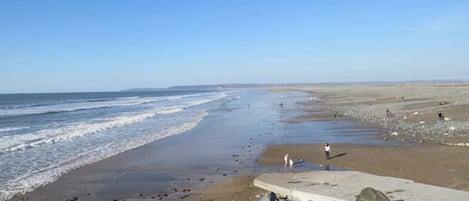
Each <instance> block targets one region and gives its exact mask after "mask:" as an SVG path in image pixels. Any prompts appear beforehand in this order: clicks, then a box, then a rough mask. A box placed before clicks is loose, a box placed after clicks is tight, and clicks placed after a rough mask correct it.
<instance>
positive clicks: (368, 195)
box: [355, 187, 390, 201]
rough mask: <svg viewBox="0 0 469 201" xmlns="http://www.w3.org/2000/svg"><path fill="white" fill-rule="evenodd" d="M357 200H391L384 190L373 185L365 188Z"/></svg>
mask: <svg viewBox="0 0 469 201" xmlns="http://www.w3.org/2000/svg"><path fill="white" fill-rule="evenodd" d="M355 201H390V200H389V198H388V197H386V195H384V193H383V192H381V191H378V190H375V189H373V188H371V187H367V188H364V189H363V190H362V191H361V192H360V194H359V195H358V196H357V199H356V200H355Z"/></svg>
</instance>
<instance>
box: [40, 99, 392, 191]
mask: <svg viewBox="0 0 469 201" xmlns="http://www.w3.org/2000/svg"><path fill="white" fill-rule="evenodd" d="M234 97H235V98H232V99H229V100H226V101H220V102H217V104H216V105H213V107H210V108H208V109H207V110H206V111H207V114H206V115H205V116H204V118H203V120H202V121H201V122H200V123H199V124H197V126H195V127H194V128H192V129H190V130H188V131H185V132H183V133H181V134H179V135H174V136H171V137H167V138H163V139H159V140H157V141H154V142H151V143H149V144H146V145H144V146H142V147H138V148H136V149H133V150H131V151H127V152H124V153H121V154H119V155H116V156H114V157H111V158H108V159H105V160H102V161H99V162H97V163H94V164H91V165H88V166H86V167H82V168H80V169H78V170H75V171H72V172H71V173H70V174H67V175H65V176H63V177H62V178H60V179H59V180H58V181H57V182H55V183H53V184H51V185H48V186H47V187H45V188H41V189H39V190H38V191H36V192H34V193H32V194H31V196H32V197H35V198H49V199H51V200H56V199H57V200H59V199H63V198H64V195H65V196H69V197H71V196H72V195H73V196H75V195H76V196H79V197H82V198H83V197H86V199H85V200H111V199H120V198H125V197H134V196H135V194H140V193H143V194H155V193H158V192H167V191H170V190H168V189H171V188H173V187H175V186H179V187H180V186H193V185H209V184H211V183H212V182H214V181H217V180H219V179H223V178H226V177H229V176H234V175H239V174H243V173H260V172H272V171H296V170H311V169H313V170H316V169H317V170H324V169H329V170H341V169H340V168H335V167H327V166H321V165H317V164H309V163H301V164H298V165H295V167H294V170H289V169H285V168H284V167H283V166H282V167H276V166H260V165H259V164H258V163H257V158H258V157H259V155H260V154H261V152H262V149H263V148H264V147H265V146H267V145H270V144H286V143H290V144H295V143H324V142H329V143H358V144H383V143H386V142H383V141H382V140H378V138H376V135H379V134H381V133H380V132H381V131H380V130H379V129H376V128H363V127H360V126H358V125H356V124H355V123H353V122H350V121H318V122H303V123H282V122H281V120H285V119H287V118H292V117H295V116H298V115H302V114H304V112H302V111H301V110H298V109H297V108H298V106H297V104H296V102H297V101H305V100H309V96H308V94H306V93H303V92H269V91H266V90H244V91H237V92H236V95H235V96H234ZM280 103H283V107H282V106H281V105H280ZM279 160H283V159H279ZM54 192H61V193H60V194H58V193H54ZM88 194H90V195H88Z"/></svg>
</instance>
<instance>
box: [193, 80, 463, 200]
mask: <svg viewBox="0 0 469 201" xmlns="http://www.w3.org/2000/svg"><path fill="white" fill-rule="evenodd" d="M272 90H273V91H285V90H287V91H288V90H300V91H306V92H308V93H310V94H311V97H314V98H315V99H316V98H317V100H314V101H311V100H307V101H303V102H298V104H299V105H302V106H303V107H302V109H303V110H305V111H308V112H309V113H307V114H304V115H301V116H298V117H294V118H291V119H288V120H285V122H287V123H291V124H295V123H302V122H303V123H304V122H315V121H338V120H344V119H347V120H349V121H353V122H355V124H356V125H361V126H364V127H369V126H378V127H380V128H382V129H383V132H382V133H381V134H380V135H377V136H376V137H377V138H381V139H382V140H383V141H397V142H399V143H400V145H392V146H383V145H363V144H360V145H357V144H333V145H332V147H333V148H332V149H333V151H332V154H331V155H332V159H331V160H325V156H324V147H323V146H324V145H323V144H294V145H292V144H286V145H272V146H268V147H267V148H266V149H265V150H264V152H263V154H262V157H261V158H260V159H259V162H260V163H261V164H263V165H277V166H282V165H283V156H284V155H285V154H286V153H288V154H289V155H290V156H291V157H292V158H294V159H304V160H305V161H306V162H309V163H314V164H320V165H321V166H322V167H324V169H330V168H333V167H340V168H345V169H348V170H356V171H362V172H367V173H371V174H376V175H382V176H392V177H399V178H406V179H411V180H414V181H416V182H421V183H426V184H432V185H437V186H443V187H449V188H454V189H459V190H465V191H469V176H468V174H467V173H466V170H467V169H468V168H469V162H467V161H466V160H464V159H465V158H466V157H468V156H469V150H468V147H465V146H466V142H469V138H468V135H469V130H468V126H467V125H469V124H468V120H469V105H468V104H469V102H468V100H467V98H466V97H467V94H469V86H468V85H460V84H444V85H440V84H438V85H430V84H395V85H354V86H351V85H341V86H305V87H295V88H291V87H278V88H274V89H272ZM386 110H389V111H390V113H391V115H387V114H386ZM439 111H441V112H442V113H443V115H444V116H445V117H446V118H443V119H439V117H438V112H439ZM234 181H235V182H236V181H237V182H239V181H241V180H240V179H238V180H234ZM243 181H245V183H244V184H243V183H239V185H241V186H245V188H246V189H249V188H252V187H250V186H251V185H252V181H250V180H249V179H245V180H243ZM226 187H227V186H226V185H224V184H223V183H222V184H217V185H213V186H210V187H208V189H207V190H205V191H203V193H202V196H199V197H198V199H194V200H229V199H215V198H216V196H215V195H217V194H218V193H221V192H225V193H226V192H227V190H226V189H228V188H226ZM246 192H248V193H247V195H245V197H244V199H242V200H248V199H253V198H256V196H257V197H259V195H263V194H264V193H265V192H258V191H254V190H250V191H246ZM234 195H239V193H233V194H232V196H234ZM209 197H210V198H213V199H205V198H209ZM257 199H259V198H257Z"/></svg>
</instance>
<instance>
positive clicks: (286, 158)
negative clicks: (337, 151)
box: [283, 143, 331, 168]
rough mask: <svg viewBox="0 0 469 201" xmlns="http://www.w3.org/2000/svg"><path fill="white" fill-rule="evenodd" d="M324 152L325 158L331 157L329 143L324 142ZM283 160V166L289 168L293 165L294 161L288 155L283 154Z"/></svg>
mask: <svg viewBox="0 0 469 201" xmlns="http://www.w3.org/2000/svg"><path fill="white" fill-rule="evenodd" d="M324 153H325V154H326V160H329V159H331V157H330V153H331V145H329V143H326V144H325V146H324ZM283 160H284V161H285V163H284V165H283V166H284V167H287V166H289V167H290V168H291V167H293V165H294V161H293V159H292V158H290V156H289V155H288V154H285V156H284V157H283ZM300 162H303V159H301V161H300Z"/></svg>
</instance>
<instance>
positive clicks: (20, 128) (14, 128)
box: [0, 126, 29, 133]
mask: <svg viewBox="0 0 469 201" xmlns="http://www.w3.org/2000/svg"><path fill="white" fill-rule="evenodd" d="M28 128H29V127H28V126H21V127H6V128H0V133H5V132H9V131H18V130H23V129H28Z"/></svg>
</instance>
